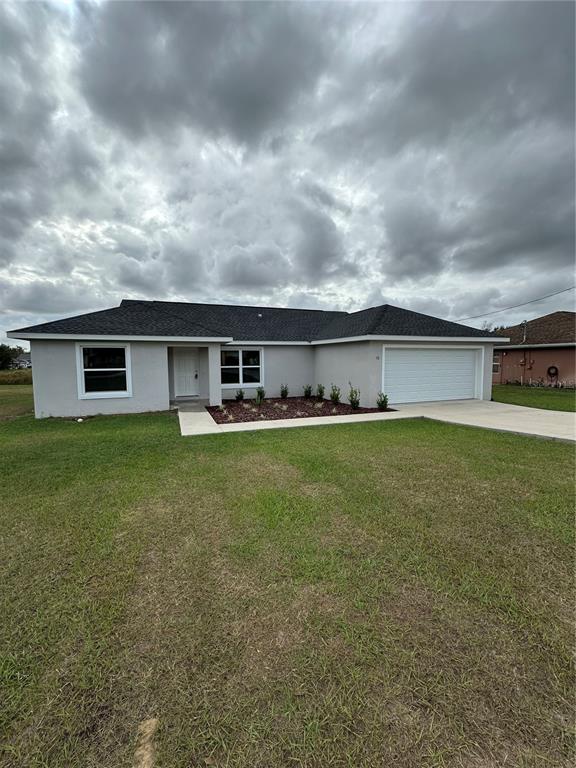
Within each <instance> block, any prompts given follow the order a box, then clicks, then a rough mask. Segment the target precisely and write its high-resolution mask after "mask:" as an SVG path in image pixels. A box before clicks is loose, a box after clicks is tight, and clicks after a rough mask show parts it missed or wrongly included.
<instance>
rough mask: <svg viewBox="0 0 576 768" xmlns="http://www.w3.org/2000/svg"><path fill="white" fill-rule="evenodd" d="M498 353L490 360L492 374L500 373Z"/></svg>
mask: <svg viewBox="0 0 576 768" xmlns="http://www.w3.org/2000/svg"><path fill="white" fill-rule="evenodd" d="M500 354H501V353H500V352H494V357H493V358H492V373H500Z"/></svg>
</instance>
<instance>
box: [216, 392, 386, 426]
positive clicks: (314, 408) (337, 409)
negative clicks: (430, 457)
mask: <svg viewBox="0 0 576 768" xmlns="http://www.w3.org/2000/svg"><path fill="white" fill-rule="evenodd" d="M206 410H207V411H208V413H209V414H210V416H212V418H213V419H214V421H215V422H216V423H217V424H233V423H234V422H239V421H269V420H273V419H303V418H306V417H313V416H348V415H349V414H351V413H384V411H381V410H380V409H379V408H352V406H350V405H348V403H338V405H334V404H333V403H332V402H331V401H330V400H318V398H316V397H311V398H309V399H307V398H304V397H287V398H285V399H282V398H280V397H271V398H266V400H264V402H263V403H262V405H260V406H258V405H256V404H255V402H254V400H242V401H241V402H239V403H237V402H236V401H235V400H226V401H225V402H224V404H223V406H222V407H219V406H216V405H210V406H206ZM386 410H387V411H393V410H394V408H387V409H386Z"/></svg>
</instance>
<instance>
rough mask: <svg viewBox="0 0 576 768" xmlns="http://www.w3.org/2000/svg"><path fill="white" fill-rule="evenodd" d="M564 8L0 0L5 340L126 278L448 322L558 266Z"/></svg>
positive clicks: (570, 166) (558, 282) (564, 217)
mask: <svg viewBox="0 0 576 768" xmlns="http://www.w3.org/2000/svg"><path fill="white" fill-rule="evenodd" d="M574 13H575V6H574V4H572V3H569V2H496V3H490V2H477V3H474V2H449V3H441V2H422V3H407V2H397V3H389V4H388V3H354V4H352V3H347V2H331V3H325V2H308V3H299V2H292V3H280V2H272V3H266V2H254V3H249V2H237V3H227V2H218V3H169V2H159V3H155V2H146V3H144V2H141V3H136V2H129V3H123V2H113V3H105V2H99V3H92V2H80V3H64V2H60V3H53V4H50V3H47V4H36V3H32V2H26V3H19V2H17V3H7V2H0V341H5V337H4V333H5V331H6V330H8V329H13V328H18V327H22V326H25V325H30V324H33V323H37V322H43V321H44V320H47V319H54V318H55V317H61V316H69V315H72V314H79V313H82V312H87V311H92V310H97V309H102V308H105V307H111V306H115V305H117V304H118V303H119V302H120V300H121V299H122V298H125V297H128V298H141V299H162V300H175V301H206V302H213V303H228V302H229V303H236V304H255V305H264V306H267V305H271V306H290V307H309V308H321V309H322V308H325V309H339V310H346V311H354V310H358V309H362V308H365V307H368V306H374V305H376V304H382V303H390V304H395V305H398V306H402V307H406V308H409V309H413V310H415V311H419V312H425V313H429V314H432V315H435V316H438V317H444V318H448V319H451V320H459V319H461V318H466V317H469V316H471V315H478V314H481V313H487V312H494V311H495V310H499V309H502V308H504V307H508V306H510V305H513V304H519V303H521V302H523V301H528V300H530V299H533V298H536V297H538V296H543V295H545V294H549V293H552V292H555V291H559V290H561V289H563V288H566V287H568V286H570V285H573V284H574V283H575V282H576V280H575V279H574V250H575V242H574V240H575V235H574V184H575V170H574V162H575V158H574V109H575V105H574V87H575V83H574V55H575V51H574ZM573 308H574V292H570V293H564V294H562V295H561V296H557V297H554V298H551V299H548V300H546V301H543V302H540V303H537V304H531V305H529V306H527V307H524V308H519V309H516V310H512V311H508V312H503V313H500V314H496V315H493V316H491V317H487V318H485V319H486V320H487V321H490V322H493V323H498V324H513V323H515V322H520V321H521V320H523V319H526V318H527V319H530V318H532V317H536V316H538V315H541V314H545V313H547V312H552V311H555V310H558V309H573ZM483 320H484V319H483V318H481V319H478V320H474V321H470V324H471V325H476V326H477V327H480V325H481V324H482V322H483ZM14 343H15V342H14Z"/></svg>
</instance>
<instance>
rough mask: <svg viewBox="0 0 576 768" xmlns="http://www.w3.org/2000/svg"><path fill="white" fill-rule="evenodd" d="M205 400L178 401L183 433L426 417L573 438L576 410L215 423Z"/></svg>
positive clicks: (455, 404)
mask: <svg viewBox="0 0 576 768" xmlns="http://www.w3.org/2000/svg"><path fill="white" fill-rule="evenodd" d="M205 405H206V401H197V402H195V403H186V404H184V403H183V404H181V405H180V406H179V407H178V418H179V420H180V431H181V433H182V435H209V434H222V433H223V432H249V431H254V430H260V429H283V428H286V427H314V426H326V425H328V424H349V423H351V422H361V421H388V420H395V419H410V418H422V417H424V418H427V419H435V420H436V421H447V422H451V423H452V424H466V425H468V426H471V427H484V428H485V429H498V430H503V431H504V432H518V433H520V434H524V435H538V436H540V437H548V438H554V439H556V440H576V414H574V413H565V412H562V411H544V410H542V409H540V408H524V407H523V406H520V405H506V404H505V403H491V402H487V401H486V400H451V401H446V402H438V403H415V404H414V405H397V406H395V407H396V408H397V410H396V411H394V412H393V413H362V414H357V415H352V414H351V415H349V416H318V417H316V418H303V419H278V420H277V421H248V422H240V423H236V424H216V422H215V421H214V419H213V418H212V417H211V416H210V414H209V413H208V411H207V410H206V409H205V407H204V406H205Z"/></svg>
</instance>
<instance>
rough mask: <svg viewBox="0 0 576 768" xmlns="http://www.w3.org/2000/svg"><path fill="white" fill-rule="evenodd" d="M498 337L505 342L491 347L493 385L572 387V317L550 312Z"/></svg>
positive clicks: (575, 321) (575, 345) (575, 362)
mask: <svg viewBox="0 0 576 768" xmlns="http://www.w3.org/2000/svg"><path fill="white" fill-rule="evenodd" d="M498 333H500V334H501V335H502V336H505V337H507V338H508V339H509V341H508V342H506V343H504V340H503V341H502V342H501V343H497V344H496V345H495V347H494V361H493V367H492V382H493V383H494V384H534V383H539V384H544V385H546V386H564V387H573V386H574V384H575V382H576V313H574V312H552V314H550V315H544V316H543V317H537V318H535V319H534V320H528V321H527V322H524V323H520V325H513V326H511V327H510V328H502V329H501V330H500V331H498Z"/></svg>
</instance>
